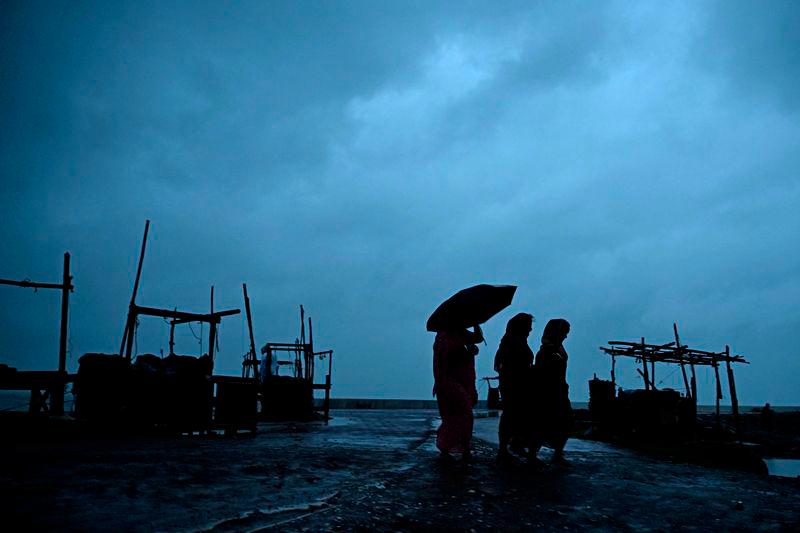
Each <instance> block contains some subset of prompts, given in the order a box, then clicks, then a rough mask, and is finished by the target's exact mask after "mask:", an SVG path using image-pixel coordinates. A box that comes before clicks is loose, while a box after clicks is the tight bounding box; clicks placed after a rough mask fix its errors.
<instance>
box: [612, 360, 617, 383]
mask: <svg viewBox="0 0 800 533" xmlns="http://www.w3.org/2000/svg"><path fill="white" fill-rule="evenodd" d="M616 366H617V356H616V355H612V356H611V384H612V385H614V386H616V382H617V378H616V374H615V373H614V368H615V367H616Z"/></svg>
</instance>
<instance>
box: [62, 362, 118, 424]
mask: <svg viewBox="0 0 800 533" xmlns="http://www.w3.org/2000/svg"><path fill="white" fill-rule="evenodd" d="M78 364H79V365H80V366H79V367H78V375H77V377H76V379H75V387H74V389H73V391H74V393H75V415H76V416H77V417H78V418H80V419H83V420H91V421H98V422H106V423H111V422H123V421H125V419H126V418H128V417H129V414H130V406H131V401H132V394H131V392H132V391H131V377H132V375H131V368H130V364H129V363H128V361H127V360H126V359H125V358H124V357H122V356H121V355H109V354H101V353H87V354H84V355H83V356H81V358H80V359H78Z"/></svg>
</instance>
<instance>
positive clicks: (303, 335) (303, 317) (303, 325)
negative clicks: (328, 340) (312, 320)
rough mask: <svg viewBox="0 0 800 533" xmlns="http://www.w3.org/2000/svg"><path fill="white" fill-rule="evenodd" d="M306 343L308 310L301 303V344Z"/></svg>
mask: <svg viewBox="0 0 800 533" xmlns="http://www.w3.org/2000/svg"><path fill="white" fill-rule="evenodd" d="M305 343H306V311H305V309H303V304H300V344H305Z"/></svg>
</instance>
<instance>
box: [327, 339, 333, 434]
mask: <svg viewBox="0 0 800 533" xmlns="http://www.w3.org/2000/svg"><path fill="white" fill-rule="evenodd" d="M332 370H333V352H330V353H328V375H326V376H325V423H326V424H327V423H328V419H329V418H330V411H331V373H332Z"/></svg>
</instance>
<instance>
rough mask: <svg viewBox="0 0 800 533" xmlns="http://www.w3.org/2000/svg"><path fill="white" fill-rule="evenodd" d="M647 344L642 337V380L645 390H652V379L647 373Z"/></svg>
mask: <svg viewBox="0 0 800 533" xmlns="http://www.w3.org/2000/svg"><path fill="white" fill-rule="evenodd" d="M645 346H646V344H645V343H644V337H642V354H641V356H642V379H644V389H645V390H650V377H649V375H648V372H647V358H646V356H645V353H646V348H645Z"/></svg>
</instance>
